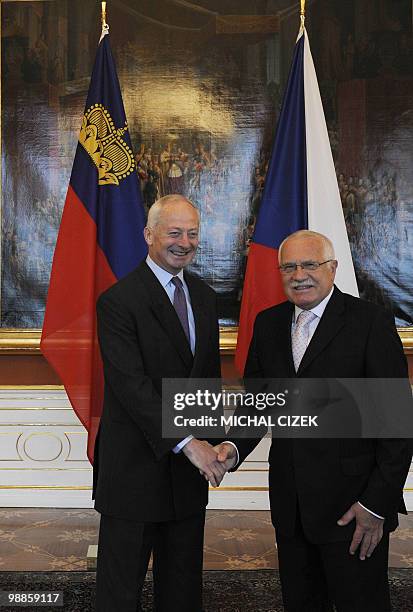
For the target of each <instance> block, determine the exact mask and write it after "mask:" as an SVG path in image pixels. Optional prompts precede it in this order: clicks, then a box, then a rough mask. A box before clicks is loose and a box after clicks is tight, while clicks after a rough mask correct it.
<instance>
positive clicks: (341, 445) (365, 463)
mask: <svg viewBox="0 0 413 612" xmlns="http://www.w3.org/2000/svg"><path fill="white" fill-rule="evenodd" d="M293 310H294V305H293V304H292V303H290V302H284V303H283V304H280V305H278V306H274V307H272V308H269V309H267V310H264V311H263V312H261V313H259V315H258V316H257V319H256V322H255V326H254V334H253V339H252V342H251V346H250V350H249V355H248V359H247V364H246V368H245V377H246V378H254V377H257V378H284V377H285V378H294V377H299V378H328V377H334V378H404V377H407V363H406V359H405V356H404V353H403V348H402V345H401V342H400V339H399V336H398V334H397V331H396V329H395V326H394V322H393V319H392V317H391V316H390V315H389V314H388V313H386V312H385V311H384V310H383V309H381V308H379V307H378V306H376V305H374V304H372V303H370V302H366V301H364V300H361V299H358V298H354V297H352V296H350V295H347V294H344V293H342V292H341V291H339V290H338V289H337V288H335V289H334V292H333V294H332V296H331V298H330V300H329V302H328V304H327V307H326V309H325V311H324V313H323V316H322V317H321V320H320V322H319V324H318V326H317V328H316V331H315V333H314V335H313V337H312V339H311V341H310V344H309V345H308V347H307V350H306V352H305V354H304V356H303V358H302V361H301V364H300V367H299V369H298V372H297V373H296V372H295V369H294V364H293V358H292V349H291V322H292V316H293ZM234 442H235V443H236V444H237V446H238V448H239V452H240V460H241V461H243V460H244V459H245V457H246V456H247V455H248V454H249V453H250V452H251V450H252V449H253V448H254V446H255V445H256V444H257V442H258V440H244V441H242V440H234ZM410 462H411V443H410V441H407V440H400V439H393V440H390V439H380V440H378V439H377V440H375V439H361V438H359V439H345V438H342V439H274V440H273V442H272V445H271V450H270V456H269V463H270V469H269V490H270V503H271V512H272V519H273V523H274V525H275V526H276V527H277V528H278V529H279V530H280V531H281V532H283V533H285V534H286V535H290V534H292V533H293V530H294V525H295V517H296V509H297V502H298V505H299V508H300V513H301V518H302V523H303V527H304V530H305V532H306V535H307V537H309V538H310V539H311V540H313V541H314V542H323V541H334V540H343V539H351V537H352V534H353V531H354V524H351V523H350V525H349V526H347V527H339V526H337V524H336V521H337V520H338V519H339V518H340V517H341V516H342V515H343V514H344V512H345V511H346V510H348V509H349V508H350V506H351V505H352V504H353V503H354V502H356V501H360V502H361V503H362V504H363V505H364V506H365V507H366V508H368V509H370V510H372V511H373V512H376V513H377V514H379V515H381V516H383V517H385V519H386V520H385V528H386V529H388V530H393V529H395V528H396V526H397V512H398V511H402V512H403V511H405V507H404V504H403V501H402V500H403V498H402V489H403V485H404V482H405V480H406V476H407V473H408V469H409V466H410Z"/></svg>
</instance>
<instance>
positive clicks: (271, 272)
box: [235, 27, 358, 372]
mask: <svg viewBox="0 0 413 612" xmlns="http://www.w3.org/2000/svg"><path fill="white" fill-rule="evenodd" d="M299 229H310V230H314V231H316V232H320V233H322V234H325V235H326V236H328V237H329V238H330V240H331V241H332V242H333V245H334V248H335V253H336V258H337V260H338V269H337V276H336V284H337V286H338V287H339V288H340V289H341V290H342V291H345V292H346V293H350V294H352V295H355V296H358V289H357V283H356V277H355V274H354V267H353V262H352V259H351V253H350V246H349V242H348V237H347V231H346V226H345V222H344V215H343V210H342V206H341V201H340V194H339V190H338V184H337V178H336V173H335V169H334V163H333V156H332V154H331V148H330V142H329V139H328V133H327V126H326V122H325V118H324V112H323V106H322V102H321V97H320V91H319V88H318V83H317V77H316V73H315V69H314V63H313V58H312V56H311V51H310V45H309V42H308V36H307V32H306V30H305V28H304V27H302V28H301V30H300V33H299V35H298V39H297V43H296V46H295V50H294V57H293V61H292V66H291V70H290V75H289V78H288V83H287V88H286V91H285V94H284V100H283V104H282V108H281V113H280V117H279V121H278V127H277V132H276V136H275V141H274V145H273V150H272V154H271V160H270V164H269V167H268V172H267V176H266V180H265V186H264V192H263V198H262V202H261V207H260V210H259V213H258V218H257V222H256V226H255V232H254V235H253V238H252V241H251V246H250V251H249V255H248V262H247V269H246V273H245V281H244V290H243V295H242V303H241V314H240V324H239V331H238V343H237V351H236V355H235V363H236V366H237V369H238V370H239V371H240V372H243V371H244V366H245V361H246V357H247V353H248V347H249V344H250V341H251V337H252V330H253V326H254V321H255V317H256V316H257V314H258V313H259V312H260V311H261V310H264V309H265V308H269V307H270V306H274V305H275V304H278V303H280V302H284V301H285V300H286V297H285V294H284V291H283V288H282V283H281V276H280V272H279V270H278V248H279V246H280V244H281V242H282V241H283V240H284V238H286V237H287V236H288V235H289V234H291V233H292V232H295V231H297V230H299Z"/></svg>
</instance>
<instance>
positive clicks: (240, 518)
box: [0, 508, 413, 571]
mask: <svg viewBox="0 0 413 612" xmlns="http://www.w3.org/2000/svg"><path fill="white" fill-rule="evenodd" d="M98 528H99V515H98V514H97V513H96V512H95V511H94V510H62V509H55V508H2V509H0V571H15V570H25V571H31V570H38V571H42V570H60V571H68V570H75V571H76V570H86V569H87V566H86V555H87V550H88V546H89V545H90V544H96V543H97V539H98ZM390 566H391V567H400V568H401V567H413V513H410V515H409V516H408V517H404V516H401V517H400V527H399V529H398V530H397V531H396V532H395V533H394V534H393V535H392V538H391V551H390ZM204 567H205V569H228V570H231V569H232V570H233V569H240V570H241V569H246V570H248V569H265V568H273V567H277V554H276V548H275V543H274V531H273V528H272V525H271V520H270V515H269V512H266V511H261V512H259V511H253V512H252V511H233V510H228V511H226V510H210V511H208V512H207V522H206V535H205V564H204Z"/></svg>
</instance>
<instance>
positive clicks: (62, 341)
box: [40, 35, 147, 461]
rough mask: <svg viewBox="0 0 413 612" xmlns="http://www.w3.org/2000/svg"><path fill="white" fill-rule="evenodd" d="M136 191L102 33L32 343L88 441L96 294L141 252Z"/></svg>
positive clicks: (92, 418)
mask: <svg viewBox="0 0 413 612" xmlns="http://www.w3.org/2000/svg"><path fill="white" fill-rule="evenodd" d="M144 225H145V218H144V210H143V205H142V198H141V194H140V189H139V185H138V179H137V174H136V167H135V161H134V156H133V153H132V148H131V142H130V137H129V131H128V125H127V122H126V117H125V110H124V107H123V102H122V96H121V92H120V86H119V81H118V77H117V74H116V69H115V64H114V61H113V57H112V52H111V49H110V44H109V36H108V35H102V38H101V41H100V43H99V47H98V51H97V54H96V59H95V65H94V68H93V72H92V78H91V82H90V87H89V93H88V97H87V101H86V108H85V113H84V116H83V120H82V127H81V129H80V135H79V142H78V145H77V150H76V155H75V159H74V162H73V169H72V174H71V178H70V183H69V188H68V190H67V196H66V202H65V205H64V209H63V215H62V220H61V224H60V229H59V234H58V238H57V243H56V248H55V252H54V257H53V265H52V273H51V277H50V284H49V292H48V296H47V304H46V313H45V318H44V324H43V331H42V338H41V343H40V348H41V351H42V353H43V355H44V356H45V357H46V359H47V361H48V362H49V363H50V365H51V366H52V367H53V368H54V370H55V371H56V372H57V374H58V375H59V377H60V379H61V380H62V382H63V384H64V386H65V389H66V392H67V395H68V397H69V400H70V402H71V404H72V406H73V408H74V410H75V412H76V414H77V416H78V417H79V419H80V420H81V422H82V424H83V425H84V426H85V428H86V429H87V431H88V434H89V436H88V457H89V459H90V460H91V461H92V460H93V449H94V443H95V438H96V434H97V430H98V426H99V419H100V415H101V411H102V401H103V369H102V363H101V358H100V353H99V347H98V341H97V335H96V315H95V305H96V300H97V298H98V297H99V295H100V294H101V293H102V292H103V291H105V290H106V289H107V288H108V287H110V286H111V285H112V284H113V283H115V282H116V281H117V280H119V279H120V278H122V277H123V276H125V275H126V274H128V273H129V272H131V271H132V270H133V269H134V268H135V267H136V266H137V265H138V264H139V262H140V261H141V260H142V259H143V258H144V257H145V256H146V252H147V249H146V243H145V241H144V238H143V228H144Z"/></svg>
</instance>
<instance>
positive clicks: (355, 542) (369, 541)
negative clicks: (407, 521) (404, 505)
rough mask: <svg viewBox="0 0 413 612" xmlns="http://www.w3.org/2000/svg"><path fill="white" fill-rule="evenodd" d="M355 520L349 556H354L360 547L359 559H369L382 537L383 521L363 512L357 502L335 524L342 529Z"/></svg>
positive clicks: (365, 511)
mask: <svg viewBox="0 0 413 612" xmlns="http://www.w3.org/2000/svg"><path fill="white" fill-rule="evenodd" d="M353 519H356V529H355V530H354V534H353V539H352V541H351V544H350V554H351V555H354V554H355V552H356V550H357V549H358V547H359V546H360V559H361V561H364V559H365V558H366V557H370V556H371V555H372V553H373V550H374V549H375V548H376V546H377V544H378V543H379V542H380V540H381V538H382V536H383V522H384V521H383V520H382V519H380V518H378V517H376V516H374V514H371V512H368V511H367V510H365V509H364V508H363V507H362V506H360V504H359V503H358V502H356V503H355V504H353V505H352V506H351V507H350V508H349V510H347V512H346V513H345V514H343V516H342V517H341V519H340V520H338V521H337V524H338V525H340V526H341V527H343V526H344V525H348V524H349V523H350V521H352V520H353Z"/></svg>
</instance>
